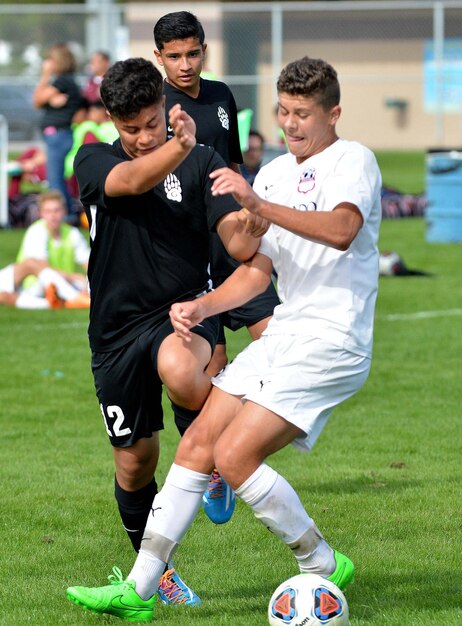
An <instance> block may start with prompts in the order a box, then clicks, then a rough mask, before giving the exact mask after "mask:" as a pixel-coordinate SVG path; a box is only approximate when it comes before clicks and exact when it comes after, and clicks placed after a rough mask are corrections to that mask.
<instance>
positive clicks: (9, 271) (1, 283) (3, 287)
mask: <svg viewBox="0 0 462 626" xmlns="http://www.w3.org/2000/svg"><path fill="white" fill-rule="evenodd" d="M0 291H3V292H6V293H14V266H13V265H7V266H6V267H4V268H3V269H2V270H0Z"/></svg>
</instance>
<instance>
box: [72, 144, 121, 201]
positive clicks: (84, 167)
mask: <svg viewBox="0 0 462 626" xmlns="http://www.w3.org/2000/svg"><path fill="white" fill-rule="evenodd" d="M123 160H124V159H123V158H122V157H121V156H120V155H119V154H117V152H116V151H115V149H114V146H112V145H110V144H107V143H89V144H85V145H83V146H81V147H80V148H79V150H78V152H77V154H76V156H75V160H74V172H75V175H76V178H77V182H78V183H79V189H80V200H81V202H82V204H83V205H84V206H89V205H90V204H97V205H98V206H105V194H104V185H105V183H106V178H107V176H108V174H109V172H110V171H111V170H112V168H113V167H115V166H116V165H117V164H118V163H121V162H122V161H123Z"/></svg>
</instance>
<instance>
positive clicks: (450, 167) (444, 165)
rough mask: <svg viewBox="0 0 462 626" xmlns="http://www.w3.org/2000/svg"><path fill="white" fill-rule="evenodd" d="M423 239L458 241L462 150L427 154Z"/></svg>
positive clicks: (461, 227) (461, 215)
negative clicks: (424, 236) (424, 232)
mask: <svg viewBox="0 0 462 626" xmlns="http://www.w3.org/2000/svg"><path fill="white" fill-rule="evenodd" d="M426 182H427V185H426V186H427V201H428V202H427V208H426V212H425V215H426V221H427V235H426V238H427V241H429V242H432V243H447V242H462V152H460V151H458V150H445V151H441V152H433V151H429V152H428V153H427V175H426Z"/></svg>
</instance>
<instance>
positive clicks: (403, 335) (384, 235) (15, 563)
mask: <svg viewBox="0 0 462 626" xmlns="http://www.w3.org/2000/svg"><path fill="white" fill-rule="evenodd" d="M21 234H22V233H21V232H20V231H0V267H1V266H3V265H5V264H6V263H7V262H10V261H11V259H13V258H14V256H15V253H16V250H17V248H18V245H19V239H20V236H21ZM380 247H381V249H383V250H385V249H386V250H396V251H398V252H399V253H400V254H401V255H402V256H403V258H404V260H405V261H406V263H407V265H409V267H415V268H419V269H424V270H427V271H428V272H431V273H432V274H433V276H431V277H405V278H404V277H403V278H398V277H393V278H383V279H381V280H380V291H379V298H378V303H377V315H376V329H375V353H374V360H373V367H372V372H371V375H370V378H369V380H368V382H367V384H366V386H365V388H364V389H363V390H362V391H361V392H360V393H359V394H358V395H357V396H356V397H355V398H353V399H352V400H350V401H348V402H347V403H345V404H344V405H342V406H341V407H340V408H339V409H338V410H337V411H336V412H335V414H334V416H333V417H332V419H331V421H330V422H329V424H328V426H327V428H326V429H325V431H324V433H323V435H322V436H321V438H320V440H319V442H318V443H317V444H316V447H315V449H314V451H313V452H312V453H311V454H310V455H308V456H307V455H302V454H300V453H298V452H295V451H293V450H292V449H286V450H284V451H282V452H280V453H278V454H277V455H275V456H274V457H273V458H272V459H271V461H270V464H271V465H273V466H274V467H275V468H276V469H277V470H278V471H280V472H281V473H282V474H283V475H284V476H285V477H286V478H287V479H288V480H289V481H290V482H291V483H292V484H293V485H294V487H295V488H296V489H297V490H298V492H299V493H300V495H301V498H302V500H303V502H304V503H305V504H306V506H307V509H308V511H309V512H310V513H311V515H312V516H313V517H314V519H315V520H316V522H317V523H318V525H319V527H320V528H321V529H322V531H323V532H324V534H325V535H326V538H327V539H328V540H329V541H330V542H331V543H332V545H334V546H335V547H337V548H338V549H340V550H341V551H342V552H345V553H346V554H348V555H349V556H351V558H352V559H353V560H354V562H355V563H356V567H357V576H356V582H355V584H354V585H353V586H352V587H351V588H350V589H348V591H347V594H346V595H347V599H348V602H349V605H350V613H351V625H352V626H434V625H438V626H460V624H461V623H462V595H461V589H462V568H461V557H460V554H461V548H462V539H461V515H460V510H461V506H460V483H461V478H462V475H461V474H462V472H461V461H460V459H461V455H462V445H461V417H460V407H461V401H462V391H461V384H460V344H461V340H460V337H461V335H462V285H461V280H460V276H461V259H462V255H461V252H462V247H461V246H460V245H457V244H428V243H426V242H425V222H424V220H422V219H417V218H413V219H409V220H396V221H385V222H383V224H382V232H381V242H380ZM86 324H87V313H86V312H85V311H18V310H15V309H7V308H0V345H1V350H0V381H1V382H0V426H1V461H0V467H1V477H2V497H1V500H0V512H1V518H0V519H1V525H0V528H1V535H0V540H1V545H2V550H1V552H0V587H1V589H2V593H1V596H2V601H1V603H0V604H1V612H0V625H1V626H23V625H26V624H33V625H34V626H87V625H95V626H97V625H98V624H101V625H103V624H104V625H109V624H117V623H121V622H120V621H119V620H117V619H115V618H109V617H104V618H103V617H100V616H95V615H92V614H90V613H87V612H83V611H82V610H80V609H79V608H78V607H75V606H74V605H72V604H70V603H69V602H68V601H67V600H66V597H65V589H66V587H67V586H69V585H71V584H87V585H101V584H105V583H106V576H107V575H108V574H109V573H110V571H111V568H112V566H113V565H114V564H117V565H119V566H120V567H121V568H122V570H123V571H124V572H128V570H129V569H130V567H131V564H132V562H133V556H134V555H133V553H132V551H131V548H130V547H129V544H128V540H127V539H126V537H125V534H124V532H123V530H122V528H121V526H120V523H119V518H118V514H117V511H116V505H115V502H114V499H113V495H112V492H113V463H112V456H111V451H110V446H109V444H108V442H107V437H106V435H105V430H104V427H103V423H102V419H101V415H100V412H99V408H98V405H97V402H96V398H95V396H94V389H93V382H92V378H91V373H90V365H89V356H90V354H89V348H88V344H87V339H86ZM228 340H229V348H230V352H231V355H232V354H234V353H236V352H237V351H239V350H240V349H241V348H242V347H243V346H244V345H245V343H246V342H247V335H246V334H245V333H244V332H240V333H236V334H234V335H230V336H229V337H228ZM165 411H166V415H167V419H166V423H167V428H166V430H165V431H164V433H163V434H162V455H161V459H160V467H159V472H158V482H159V483H161V484H162V482H163V479H164V477H165V474H166V471H167V470H168V467H169V465H170V462H171V459H172V456H173V453H174V448H175V446H176V444H177V441H178V436H177V434H176V430H175V428H174V427H173V426H172V424H171V420H170V419H169V416H170V409H169V407H168V405H166V406H165ZM176 564H177V567H178V570H179V571H180V573H181V574H182V576H184V577H185V579H187V581H188V582H189V583H190V584H191V586H192V587H193V588H194V589H195V591H196V592H197V593H198V594H199V595H200V596H201V597H202V599H203V601H204V604H203V607H202V608H200V609H172V608H170V607H164V606H160V605H159V607H158V611H157V620H156V622H158V623H161V624H163V625H164V626H186V625H187V626H189V625H191V626H264V625H265V624H267V620H266V607H267V603H268V600H269V598H270V596H271V593H272V592H273V590H274V588H275V587H276V586H277V585H278V584H279V583H280V582H281V581H282V580H284V579H285V578H288V577H289V576H291V575H293V574H295V573H296V568H295V565H294V562H293V559H292V557H291V555H290V554H289V553H288V550H287V549H286V548H285V547H284V546H282V545H280V543H279V542H278V541H277V540H276V539H275V538H274V537H273V536H271V535H269V534H268V533H267V531H265V529H264V528H263V527H262V526H261V525H260V524H259V523H258V522H256V521H255V520H254V519H253V517H252V515H251V514H250V511H249V510H248V509H247V508H246V507H245V505H243V504H242V503H240V502H238V504H237V507H236V513H235V515H234V516H233V518H232V519H231V521H230V522H229V523H228V524H226V525H224V526H222V527H216V526H213V525H212V524H211V522H209V521H208V520H207V518H206V517H205V515H204V514H203V512H202V511H200V513H199V516H198V518H197V520H196V521H195V523H194V525H193V527H192V529H191V530H190V532H189V533H188V534H187V535H186V538H185V540H184V542H183V544H182V546H181V547H180V549H179V550H178V553H177V557H176Z"/></svg>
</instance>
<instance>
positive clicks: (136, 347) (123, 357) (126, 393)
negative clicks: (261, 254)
mask: <svg viewBox="0 0 462 626" xmlns="http://www.w3.org/2000/svg"><path fill="white" fill-rule="evenodd" d="M218 327H219V322H218V318H217V317H211V318H208V319H206V320H204V321H203V322H202V324H201V325H200V326H196V327H194V328H193V329H192V330H193V332H194V333H196V334H198V335H200V336H201V337H204V339H206V340H207V341H208V342H209V344H210V346H211V348H212V352H213V350H214V348H215V344H216V341H217V337H218ZM172 333H173V327H172V325H171V323H170V319H167V320H165V321H164V322H161V323H159V324H158V325H156V326H155V327H153V328H150V329H149V330H146V331H145V332H143V333H142V334H141V335H139V336H138V337H136V338H135V339H133V340H132V341H131V342H129V343H127V344H125V345H124V346H122V347H121V348H117V349H116V350H113V351H112V352H93V353H92V360H91V367H92V371H93V377H94V381H95V389H96V395H97V397H98V400H99V403H100V408H101V412H102V414H103V419H104V422H105V426H106V432H107V434H108V435H109V440H110V442H111V444H112V445H113V446H115V447H119V448H125V447H128V446H131V445H133V444H134V443H135V442H136V441H138V439H141V438H142V437H151V436H152V433H153V432H154V431H158V430H162V429H163V427H164V420H163V410H162V382H161V380H160V378H159V375H158V373H157V353H158V351H159V348H160V345H161V343H162V341H163V340H164V339H165V338H166V337H167V336H168V335H170V334H172Z"/></svg>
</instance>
